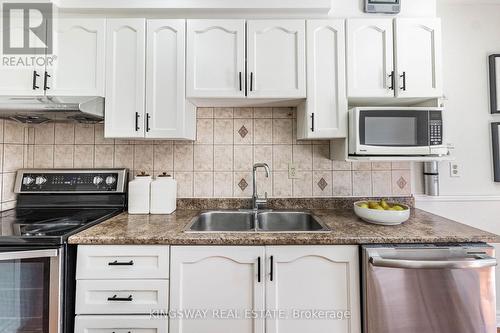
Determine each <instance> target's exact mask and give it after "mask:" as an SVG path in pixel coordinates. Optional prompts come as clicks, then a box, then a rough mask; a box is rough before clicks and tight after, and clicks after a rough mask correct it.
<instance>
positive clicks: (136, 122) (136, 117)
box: [135, 112, 139, 131]
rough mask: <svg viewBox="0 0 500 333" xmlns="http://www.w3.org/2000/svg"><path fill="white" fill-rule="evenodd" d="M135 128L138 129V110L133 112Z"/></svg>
mask: <svg viewBox="0 0 500 333" xmlns="http://www.w3.org/2000/svg"><path fill="white" fill-rule="evenodd" d="M135 130H136V131H138V130H139V112H136V113H135Z"/></svg>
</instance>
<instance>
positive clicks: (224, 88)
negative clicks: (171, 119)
mask: <svg viewBox="0 0 500 333" xmlns="http://www.w3.org/2000/svg"><path fill="white" fill-rule="evenodd" d="M186 73H187V74H186V76H187V97H222V98H224V97H244V96H245V87H244V75H245V21H244V20H188V21H187V68H186Z"/></svg>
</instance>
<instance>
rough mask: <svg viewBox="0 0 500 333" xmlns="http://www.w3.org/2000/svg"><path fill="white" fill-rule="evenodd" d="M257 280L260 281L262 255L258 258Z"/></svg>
mask: <svg viewBox="0 0 500 333" xmlns="http://www.w3.org/2000/svg"><path fill="white" fill-rule="evenodd" d="M257 282H259V283H260V257H258V258H257Z"/></svg>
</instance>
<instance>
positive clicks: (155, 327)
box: [75, 315, 168, 333]
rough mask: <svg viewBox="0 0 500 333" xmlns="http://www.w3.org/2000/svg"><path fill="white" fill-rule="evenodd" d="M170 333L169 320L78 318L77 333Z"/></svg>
mask: <svg viewBox="0 0 500 333" xmlns="http://www.w3.org/2000/svg"><path fill="white" fill-rule="evenodd" d="M129 332H130V333H168V319H167V318H159V319H155V318H151V317H150V316H149V315H148V316H76V319H75V333H129Z"/></svg>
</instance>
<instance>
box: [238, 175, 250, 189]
mask: <svg viewBox="0 0 500 333" xmlns="http://www.w3.org/2000/svg"><path fill="white" fill-rule="evenodd" d="M238 186H239V187H240V188H241V190H242V191H244V190H245V189H246V188H247V187H248V183H247V181H246V180H245V178H241V180H240V182H239V183H238Z"/></svg>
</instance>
